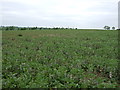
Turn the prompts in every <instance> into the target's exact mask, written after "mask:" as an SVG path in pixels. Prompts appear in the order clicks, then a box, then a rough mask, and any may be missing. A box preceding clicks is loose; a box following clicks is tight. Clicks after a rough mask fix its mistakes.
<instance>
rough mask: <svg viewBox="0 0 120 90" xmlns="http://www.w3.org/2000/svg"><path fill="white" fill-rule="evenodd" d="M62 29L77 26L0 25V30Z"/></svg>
mask: <svg viewBox="0 0 120 90" xmlns="http://www.w3.org/2000/svg"><path fill="white" fill-rule="evenodd" d="M58 29H59V30H63V29H77V28H63V27H62V28H60V27H53V28H48V27H17V26H1V27H0V30H6V31H7V30H58Z"/></svg>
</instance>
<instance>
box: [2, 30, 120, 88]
mask: <svg viewBox="0 0 120 90" xmlns="http://www.w3.org/2000/svg"><path fill="white" fill-rule="evenodd" d="M2 34H3V37H2V50H3V51H2V86H3V88H47V87H51V88H115V87H119V86H120V85H119V84H118V83H117V82H118V81H117V80H118V75H117V72H118V56H117V55H118V40H117V39H118V31H112V30H111V31H105V30H23V31H3V33H2Z"/></svg>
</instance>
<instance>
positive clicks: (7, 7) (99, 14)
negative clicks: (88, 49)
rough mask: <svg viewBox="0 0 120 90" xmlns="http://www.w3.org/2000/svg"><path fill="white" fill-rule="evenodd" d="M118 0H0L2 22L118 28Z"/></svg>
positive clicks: (10, 24) (39, 25)
mask: <svg viewBox="0 0 120 90" xmlns="http://www.w3.org/2000/svg"><path fill="white" fill-rule="evenodd" d="M118 1H119V0H0V6H1V7H0V13H1V14H0V19H1V20H0V21H1V22H0V24H1V25H2V26H27V27H28V26H29V27H31V26H37V27H71V28H103V27H104V26H105V25H108V26H111V27H112V26H115V27H116V28H118Z"/></svg>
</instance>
